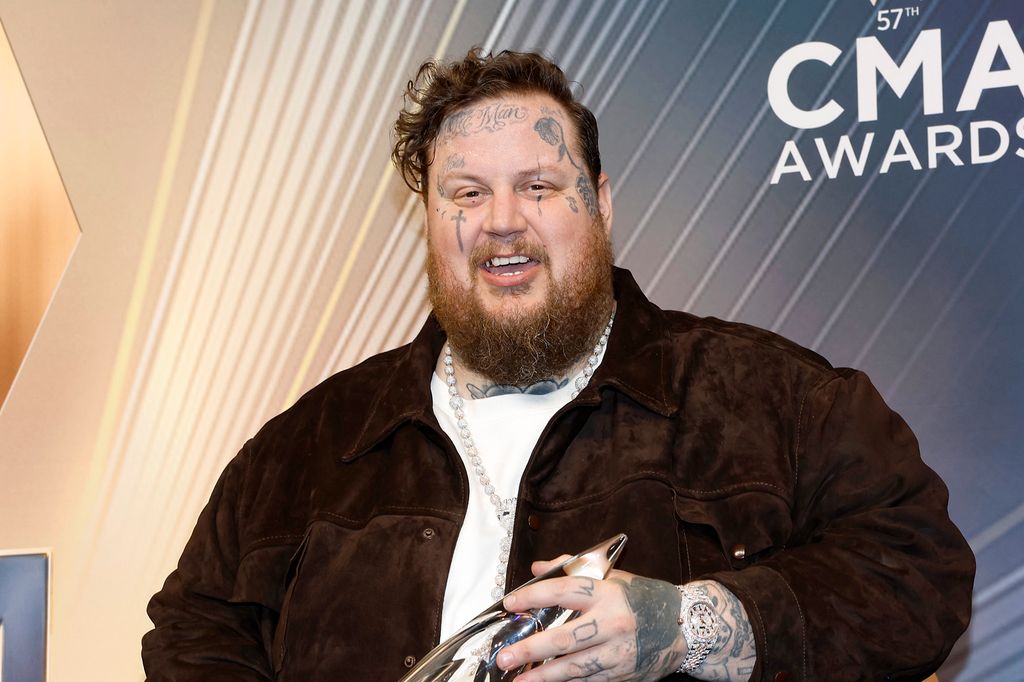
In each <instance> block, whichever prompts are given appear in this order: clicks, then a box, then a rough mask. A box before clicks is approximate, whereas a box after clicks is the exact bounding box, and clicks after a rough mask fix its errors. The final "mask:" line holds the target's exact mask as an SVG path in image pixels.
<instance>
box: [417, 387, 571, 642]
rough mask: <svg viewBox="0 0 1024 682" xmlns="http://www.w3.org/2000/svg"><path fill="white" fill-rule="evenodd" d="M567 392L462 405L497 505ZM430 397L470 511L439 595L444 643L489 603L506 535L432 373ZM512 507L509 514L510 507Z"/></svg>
mask: <svg viewBox="0 0 1024 682" xmlns="http://www.w3.org/2000/svg"><path fill="white" fill-rule="evenodd" d="M572 390H573V386H572V381H571V380H570V381H569V382H568V383H567V384H566V386H564V387H563V388H560V389H558V390H557V391H553V392H551V393H547V394H543V395H524V394H512V395H499V396H493V397H490V398H483V399H477V400H469V399H467V400H466V401H465V404H464V405H463V408H462V409H463V411H464V412H465V414H466V421H467V422H468V423H469V430H470V433H472V434H473V441H474V443H475V444H476V448H477V451H478V453H479V455H480V459H482V460H483V464H484V469H485V470H486V472H487V475H488V477H490V479H491V483H492V485H494V488H495V491H496V492H497V493H498V495H500V496H501V497H502V499H504V500H507V499H509V498H514V497H515V496H516V495H517V494H518V492H519V482H520V479H522V477H523V470H524V469H525V468H526V464H527V462H528V461H529V459H530V454H531V453H532V452H533V448H534V446H535V445H536V444H537V441H538V440H539V438H540V434H541V432H542V431H543V430H544V427H545V426H547V423H548V422H549V421H550V420H551V417H552V416H553V415H554V414H555V412H557V411H558V409H559V408H560V407H562V406H563V405H565V404H566V403H568V402H569V400H570V399H571V397H572ZM430 392H431V395H432V398H433V402H434V415H435V416H436V417H437V421H438V423H439V424H440V425H441V428H442V429H444V431H445V433H447V434H448V437H449V438H451V440H452V442H453V443H454V444H455V448H456V449H457V450H458V451H459V456H461V457H462V462H463V464H464V465H465V467H466V472H467V474H468V476H469V507H468V509H467V510H466V519H465V521H464V522H463V524H462V530H461V532H460V533H459V538H458V540H457V541H456V543H455V555H454V556H453V557H452V565H451V570H450V571H449V573H448V584H447V587H446V588H445V591H444V605H443V607H442V611H441V641H444V640H445V639H447V638H448V637H449V636H450V635H452V634H454V633H455V632H457V631H458V629H459V628H461V627H462V626H463V625H465V624H466V623H467V622H468V621H469V619H470V618H473V617H474V616H476V615H477V614H479V613H480V612H481V611H482V610H484V609H485V608H487V607H488V606H490V605H491V604H493V603H494V601H495V600H494V599H493V598H492V597H491V590H492V589H493V588H494V585H495V582H494V578H495V576H496V575H497V570H498V549H499V543H500V541H501V539H502V538H503V537H505V531H504V530H503V529H502V527H501V525H500V524H499V523H498V518H497V516H496V515H495V510H494V506H493V505H492V504H491V501H490V499H488V497H487V496H486V495H484V492H483V489H482V486H481V485H480V480H479V477H478V476H477V475H476V474H475V473H474V472H473V466H472V465H471V464H470V463H469V459H468V457H467V456H466V453H465V448H464V447H463V445H462V439H461V438H459V430H458V427H457V425H456V419H455V414H454V412H453V411H452V409H451V407H450V406H449V404H448V387H447V386H446V385H445V383H444V381H442V380H441V378H440V377H439V376H438V375H437V373H436V372H435V373H434V375H433V378H432V379H431V382H430ZM463 392H464V390H463ZM512 506H513V508H514V506H515V505H514V503H513V505H512ZM513 587H517V586H516V585H508V586H506V588H507V589H509V590H510V589H512V588H513Z"/></svg>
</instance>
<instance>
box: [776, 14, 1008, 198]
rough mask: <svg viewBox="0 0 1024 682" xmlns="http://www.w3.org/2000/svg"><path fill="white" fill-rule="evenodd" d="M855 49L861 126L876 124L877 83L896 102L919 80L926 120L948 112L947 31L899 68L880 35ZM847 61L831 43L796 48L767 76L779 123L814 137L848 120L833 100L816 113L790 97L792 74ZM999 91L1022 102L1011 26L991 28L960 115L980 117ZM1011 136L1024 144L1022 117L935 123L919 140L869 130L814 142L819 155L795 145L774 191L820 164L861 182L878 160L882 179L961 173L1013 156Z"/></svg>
mask: <svg viewBox="0 0 1024 682" xmlns="http://www.w3.org/2000/svg"><path fill="white" fill-rule="evenodd" d="M854 49H855V50H856V65H857V67H856V68H857V74H856V75H857V121H858V122H859V123H865V122H871V121H877V120H878V93H879V87H878V76H881V77H882V79H883V80H884V82H885V84H887V85H888V86H889V87H890V88H891V89H892V91H893V92H894V93H895V94H896V96H897V97H903V94H904V93H905V92H906V91H907V89H908V87H909V86H910V84H911V83H912V82H913V81H914V80H915V79H916V78H917V76H918V74H919V73H920V77H921V92H922V98H921V107H922V111H921V113H922V114H923V115H925V116H939V115H942V114H943V113H945V112H944V105H943V69H942V56H943V55H942V32H941V30H939V29H929V30H924V31H921V32H920V34H918V36H917V38H916V39H915V41H914V44H913V45H912V46H911V48H910V50H909V51H908V52H907V53H906V56H905V57H904V59H903V61H902V62H901V63H899V64H897V63H896V61H895V60H894V59H893V58H892V56H891V55H890V54H889V53H888V52H887V51H886V49H885V48H884V47H883V46H882V44H881V43H880V42H879V41H878V39H877V38H875V37H874V36H866V37H862V38H858V39H857V41H856V46H855V48H854ZM841 54H842V51H841V50H840V49H839V48H838V47H836V46H835V45H832V44H830V43H825V42H808V43H801V44H799V45H796V46H794V47H791V48H790V49H788V50H786V52H784V53H783V54H782V55H781V56H780V57H779V58H778V59H777V60H776V62H775V64H774V66H773V67H772V69H771V73H770V74H769V76H768V102H769V104H770V105H771V108H772V111H774V112H775V115H776V116H778V118H779V119H780V120H781V121H783V122H784V123H786V124H787V125H790V126H792V127H794V128H798V129H801V130H811V129H815V128H821V127H824V126H827V125H829V124H830V123H833V122H834V121H836V120H837V119H838V118H839V117H840V116H841V115H842V114H843V112H844V111H845V109H844V107H843V106H842V105H841V104H840V103H839V102H836V101H835V100H834V99H829V100H828V101H827V102H825V103H824V104H822V105H821V106H819V107H817V108H814V109H801V108H800V107H798V106H797V105H796V104H794V102H793V100H792V98H791V97H790V90H789V86H790V81H791V78H792V76H793V73H794V72H795V71H797V69H798V68H799V67H800V65H801V64H803V63H804V62H808V61H818V62H823V63H825V64H826V65H828V66H832V65H834V64H835V62H836V61H837V60H838V59H839V57H840V55H841ZM1000 57H1001V59H1002V61H1000V59H999V58H1000ZM1001 63H1005V65H1006V68H999V67H998V66H997V64H1001ZM1001 88H1016V89H1017V90H1019V92H1020V94H1021V96H1022V97H1024V49H1022V48H1021V44H1020V41H1018V40H1017V37H1016V35H1015V34H1014V31H1013V28H1012V27H1011V26H1010V23H1009V22H1008V21H1005V20H1001V21H993V22H990V23H989V24H988V26H987V27H986V30H985V34H984V36H983V37H982V39H981V42H980V44H979V45H978V49H977V52H976V53H975V57H974V63H973V65H972V66H971V70H970V73H969V74H968V76H967V79H966V81H965V82H964V86H963V89H962V90H961V93H960V98H959V100H958V103H957V105H956V111H957V112H972V111H975V110H976V109H977V108H978V104H979V102H980V101H981V98H982V95H983V94H984V93H985V92H986V91H988V90H997V89H1001ZM1013 136H1015V137H1016V138H1018V139H1020V140H1024V118H1021V119H1020V120H1018V121H1016V122H1015V123H1006V122H1001V121H996V120H974V121H969V122H961V123H960V124H959V125H954V124H951V123H948V122H946V123H941V124H938V123H937V124H935V125H929V126H928V127H927V128H926V130H925V131H924V134H923V135H920V134H919V135H918V136H916V138H915V139H914V140H911V138H910V137H909V136H908V134H907V131H906V130H904V129H896V130H894V131H891V132H890V131H883V132H875V131H869V132H865V133H862V134H860V135H855V136H852V137H851V135H849V134H846V135H842V136H840V137H839V138H837V139H831V140H828V139H825V138H822V137H818V138H815V139H814V143H813V144H814V146H813V148H810V146H809V145H808V146H807V147H806V148H805V149H804V150H803V151H801V149H800V147H798V146H797V143H796V141H795V140H788V141H787V142H786V143H785V144H784V145H783V147H782V151H781V153H780V154H779V159H778V161H777V162H776V164H775V170H774V171H773V172H772V178H771V184H773V185H774V184H777V183H778V182H779V181H780V180H783V179H784V178H785V177H786V176H797V177H799V178H800V179H802V180H803V181H805V182H808V181H810V180H811V167H815V166H818V164H820V168H821V169H822V170H824V172H825V174H826V176H827V177H828V178H829V179H833V178H836V177H838V176H839V175H840V173H852V174H853V175H855V176H860V175H862V174H863V173H864V171H865V169H866V168H867V167H868V163H869V161H872V160H874V161H875V162H876V163H877V172H878V173H881V174H884V173H888V172H889V170H890V169H891V168H892V167H894V166H895V165H897V164H906V165H907V166H908V167H910V168H913V169H914V170H922V169H923V168H926V167H927V168H935V167H937V166H938V165H939V164H945V163H949V164H953V165H956V166H962V165H964V164H965V163H966V164H971V165H976V164H983V163H992V162H993V161H996V160H998V159H1001V158H1003V157H1004V156H1005V155H1006V154H1008V153H1009V152H1010V146H1011V137H1013ZM886 138H887V139H886ZM1013 153H1014V154H1015V155H1016V156H1018V157H1021V158H1024V148H1022V147H1020V146H1017V147H1016V148H1015V149H1014V150H1013Z"/></svg>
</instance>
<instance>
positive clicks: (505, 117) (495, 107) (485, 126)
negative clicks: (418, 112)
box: [441, 101, 530, 138]
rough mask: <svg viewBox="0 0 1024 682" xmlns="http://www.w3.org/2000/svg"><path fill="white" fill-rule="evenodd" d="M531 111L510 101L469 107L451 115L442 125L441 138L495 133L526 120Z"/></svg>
mask: <svg viewBox="0 0 1024 682" xmlns="http://www.w3.org/2000/svg"><path fill="white" fill-rule="evenodd" d="M529 113H530V110H529V109H528V108H526V107H522V106H519V105H518V104H513V103H512V102H508V101H501V102H492V103H490V104H484V105H482V106H475V107H469V108H467V109H462V110H460V111H456V112H455V113H453V114H450V115H449V116H448V118H446V119H445V120H444V122H443V123H442V124H441V136H442V137H445V138H450V137H467V136H469V135H475V134H476V133H479V132H488V133H493V132H495V131H496V130H502V129H504V128H506V127H508V126H510V125H514V124H516V123H521V122H522V121H525V120H526V117H527V116H528V115H529Z"/></svg>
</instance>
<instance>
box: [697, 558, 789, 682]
mask: <svg viewBox="0 0 1024 682" xmlns="http://www.w3.org/2000/svg"><path fill="white" fill-rule="evenodd" d="M700 579H701V580H714V581H715V582H717V583H719V584H721V585H722V586H724V587H725V588H726V589H728V590H729V591H731V592H732V593H733V594H735V595H736V597H738V598H739V600H740V602H741V603H742V604H743V608H745V609H746V611H747V617H748V618H749V619H750V627H751V630H752V631H753V633H754V645H755V646H756V648H757V662H756V663H755V665H754V671H753V673H751V675H750V682H798V681H799V682H806V680H807V622H806V620H805V619H804V614H803V609H801V608H800V602H799V601H798V600H797V597H796V593H795V592H794V591H793V588H792V587H790V585H789V583H788V582H787V581H786V579H785V578H784V577H782V575H781V574H780V573H779V572H778V571H775V570H774V569H772V568H769V567H767V566H751V567H749V568H746V569H744V570H742V571H728V572H720V573H712V574H710V575H705V576H701V578H700ZM768 633H771V637H770V641H769V634H768Z"/></svg>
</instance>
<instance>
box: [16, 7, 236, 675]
mask: <svg viewBox="0 0 1024 682" xmlns="http://www.w3.org/2000/svg"><path fill="white" fill-rule="evenodd" d="M208 7H209V8H212V12H210V14H209V20H208V25H209V29H208V32H207V33H206V37H205V40H204V41H203V44H202V46H201V47H202V50H201V57H202V68H201V70H200V71H199V73H198V78H197V79H196V81H195V84H194V88H193V89H192V91H191V92H192V96H191V99H190V102H189V106H188V108H187V109H186V110H185V113H186V114H187V118H186V122H187V124H188V125H187V126H185V128H184V134H183V135H181V136H180V140H181V144H180V145H179V146H178V147H177V153H176V154H174V159H175V160H176V162H177V163H176V167H175V170H176V172H175V173H169V172H168V171H167V163H168V156H169V154H168V150H169V147H170V146H171V135H172V131H173V130H174V124H175V117H176V114H177V113H178V112H179V111H180V110H181V109H182V107H181V106H180V102H181V92H182V86H183V82H184V80H185V76H186V67H187V65H188V60H189V56H190V54H191V53H193V52H195V50H194V49H193V46H194V45H195V43H196V34H197V25H198V24H199V21H200V16H201V10H202V8H203V5H202V4H201V3H200V2H176V3H160V2H145V3H138V2H130V1H119V2H107V3H77V2H50V3H45V4H41V3H35V2H8V1H5V2H2V3H0V20H2V21H3V24H4V28H5V30H6V31H7V33H8V35H9V36H10V42H11V45H12V48H13V50H14V53H15V55H16V57H17V59H18V62H19V65H20V67H21V70H22V74H23V76H24V78H25V81H26V84H27V86H28V90H29V93H30V95H31V96H32V99H33V102H34V104H35V106H36V108H37V111H38V113H39V118H40V122H41V124H42V127H43V129H44V132H45V134H46V136H47V139H48V141H49V143H50V145H51V147H52V149H53V151H54V159H55V161H56V164H57V166H58V168H59V170H60V172H61V175H62V177H63V178H64V180H65V182H66V185H67V189H68V195H69V197H70V199H71V201H72V204H73V206H74V208H75V211H76V214H77V216H78V218H79V220H80V223H81V229H82V238H81V241H80V243H79V245H78V248H77V249H76V251H75V253H74V255H73V257H72V259H71V261H70V263H69V265H68V268H67V271H66V273H65V275H64V278H63V280H62V282H61V286H60V288H59V289H58V291H57V292H56V294H55V296H54V298H53V301H52V304H51V307H50V310H49V312H48V316H47V318H46V320H45V322H44V324H43V325H42V327H41V328H40V331H39V334H38V336H37V338H36V340H35V343H34V344H33V347H32V349H31V352H30V353H29V355H28V356H27V358H26V360H25V364H24V366H23V368H22V371H21V374H20V375H19V377H18V381H17V383H16V385H15V386H14V387H13V389H12V391H11V394H10V398H9V400H8V401H7V402H6V404H5V405H4V408H3V411H2V413H0V461H2V466H3V471H4V475H3V476H0V518H3V519H4V521H3V523H2V524H0V548H19V547H25V546H47V547H51V548H52V549H53V569H54V581H53V584H54V594H53V597H54V603H53V610H52V616H53V622H52V632H51V639H50V643H49V645H50V646H49V649H50V679H53V680H112V679H116V680H130V679H139V678H141V666H140V665H139V661H138V636H139V633H140V632H141V631H142V630H143V629H144V628H145V627H146V624H145V614H144V604H145V598H142V597H140V596H139V595H138V594H127V593H125V590H124V585H125V578H126V577H128V575H130V573H131V571H133V570H134V567H133V566H132V557H133V555H134V554H135V553H136V552H137V549H136V548H134V547H132V546H131V545H128V544H123V545H122V546H121V551H120V557H119V560H120V562H121V563H120V567H119V568H118V570H108V569H109V568H110V566H109V564H106V563H105V562H104V561H102V560H101V561H100V562H99V563H100V564H101V565H102V566H103V569H105V570H102V571H99V573H100V575H99V576H97V575H96V573H97V572H96V571H93V570H90V568H89V567H90V565H91V563H90V562H91V561H92V560H94V559H95V557H93V556H92V555H93V552H92V550H93V549H95V548H96V546H95V545H90V544H89V542H90V540H91V535H90V534H89V533H87V532H83V531H84V530H85V529H87V528H88V527H89V523H90V521H95V520H96V519H97V518H98V517H99V518H102V517H101V516H100V513H101V511H102V510H103V509H104V504H105V503H106V501H107V500H106V499H104V497H103V496H98V495H97V493H98V492H99V491H100V490H101V489H100V487H99V486H98V485H97V484H98V483H100V482H101V481H102V474H103V473H104V469H103V465H104V464H105V463H106V462H105V455H106V453H105V452H99V453H97V448H96V438H97V433H98V429H99V427H100V425H101V423H102V415H103V410H104V406H105V405H106V403H107V398H108V394H109V389H110V386H111V377H112V372H113V368H114V362H115V358H116V357H117V353H118V349H119V345H120V343H121V339H122V335H123V330H124V329H125V320H126V316H127V314H128V311H129V303H130V301H131V300H132V298H131V297H132V294H133V291H136V290H137V289H136V282H137V276H138V272H139V270H140V264H141V263H142V262H143V260H144V257H143V256H144V254H143V247H144V246H145V245H146V243H147V241H146V240H147V237H150V245H151V246H152V247H153V248H152V253H153V257H152V258H151V260H150V263H151V269H150V278H151V279H152V280H157V279H159V278H160V277H161V276H162V275H163V273H164V271H165V268H166V263H167V257H166V254H167V253H168V252H169V249H170V248H171V247H172V246H173V240H171V239H168V235H167V234H166V231H167V230H166V229H165V228H166V225H173V224H175V223H176V221H178V220H180V216H181V215H182V213H183V211H184V207H185V198H186V197H187V195H188V192H189V190H190V185H191V177H192V174H193V172H194V168H195V166H196V164H197V162H198V159H199V154H200V151H201V149H202V145H203V141H204V138H205V130H206V129H207V128H208V126H209V120H210V117H211V116H212V113H213V107H214V105H215V104H216V101H217V97H218V95H219V92H220V87H221V84H222V82H223V78H224V70H225V68H226V66H227V59H228V58H229V57H230V55H231V51H232V49H233V47H234V42H235V36H236V34H237V31H238V25H239V22H240V19H241V10H243V9H244V5H243V4H242V3H241V2H217V3H216V4H213V3H210V4H208ZM161 183H162V184H161ZM161 187H162V188H163V190H164V195H163V203H162V205H163V206H164V209H163V210H159V209H155V208H154V207H155V205H156V204H157V203H159V202H158V201H157V200H158V198H160V195H159V192H160V190H161ZM154 216H157V218H160V219H159V220H157V219H155V218H154ZM151 226H154V228H153V229H150V228H151ZM161 231H163V232H164V234H161ZM154 233H155V238H154V237H153V235H154ZM151 294H152V292H149V295H145V296H140V297H139V301H140V305H139V308H138V311H137V315H138V316H139V317H145V315H146V313H147V311H149V310H151V309H152V308H153V305H154V303H155V302H154V300H153V296H152V295H151ZM131 350H132V352H131V353H129V354H128V360H129V363H128V364H129V365H130V364H131V362H133V361H135V360H136V359H137V358H138V355H139V348H138V347H137V346H136V347H134V348H132V349H131ZM122 397H123V396H122ZM122 402H123V401H122ZM97 454H99V457H97V456H96V455H97ZM120 521H123V520H122V519H118V522H120ZM136 522H137V523H138V522H142V523H144V522H145V521H144V520H142V519H137V521H136ZM111 525H118V526H120V525H121V524H120V523H118V524H111ZM126 572H127V574H126ZM85 576H91V578H85Z"/></svg>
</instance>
